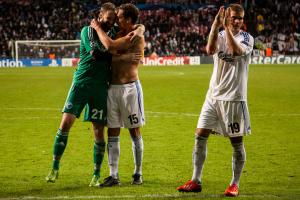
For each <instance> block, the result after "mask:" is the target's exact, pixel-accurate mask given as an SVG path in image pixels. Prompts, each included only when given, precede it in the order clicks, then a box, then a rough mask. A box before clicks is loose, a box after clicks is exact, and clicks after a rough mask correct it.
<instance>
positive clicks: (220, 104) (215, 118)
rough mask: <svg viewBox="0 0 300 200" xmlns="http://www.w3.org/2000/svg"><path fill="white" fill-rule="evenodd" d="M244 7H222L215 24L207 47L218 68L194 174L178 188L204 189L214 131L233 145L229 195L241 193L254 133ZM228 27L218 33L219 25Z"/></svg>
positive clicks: (202, 120)
mask: <svg viewBox="0 0 300 200" xmlns="http://www.w3.org/2000/svg"><path fill="white" fill-rule="evenodd" d="M243 18H244V9H243V7H242V6H241V5H240V4H231V5H230V6H229V7H228V8H227V9H225V8H224V7H221V8H220V10H219V12H218V14H217V15H216V17H215V20H214V22H213V24H212V27H211V31H210V34H209V38H208V43H207V46H206V50H207V53H208V54H210V55H213V59H214V68H213V73H212V76H211V81H210V86H209V90H208V92H207V95H206V100H205V102H204V104H203V107H202V110H201V113H200V117H199V120H198V125H197V129H196V133H195V146H194V151H193V165H194V170H193V176H192V179H191V180H190V181H188V182H187V183H185V184H184V185H182V186H179V187H178V188H177V190H178V191H183V192H200V191H201V190H202V187H201V177H202V171H203V164H204V161H205V158H206V154H207V139H208V137H209V135H210V133H215V134H221V135H223V136H225V137H229V139H230V141H231V145H232V148H233V156H232V172H233V174H232V180H231V182H230V185H229V187H228V188H227V189H226V190H225V193H224V194H225V195H226V196H237V195H238V194H239V191H238V187H239V181H240V177H241V174H242V170H243V167H244V163H245V161H246V152H245V148H244V144H243V136H244V135H247V134H250V119H249V112H248V106H247V80H248V69H249V64H248V63H249V59H250V55H251V52H252V49H253V37H252V36H251V35H250V34H249V33H246V32H244V31H242V30H241V27H242V25H243ZM222 26H223V28H224V30H222V31H221V32H219V33H218V31H219V28H221V27H222Z"/></svg>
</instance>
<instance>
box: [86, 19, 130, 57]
mask: <svg viewBox="0 0 300 200" xmlns="http://www.w3.org/2000/svg"><path fill="white" fill-rule="evenodd" d="M91 27H92V28H94V29H95V30H96V32H97V34H98V36H99V39H100V40H101V42H102V44H103V46H104V47H105V48H106V49H107V50H108V51H109V52H115V51H117V50H123V49H128V48H130V47H131V46H132V45H133V43H132V42H131V41H130V40H131V38H132V36H133V34H134V33H133V32H130V33H129V34H127V35H126V36H124V37H121V38H118V39H116V40H113V39H111V38H110V37H108V36H107V35H106V33H105V32H104V31H103V29H102V28H101V26H100V23H99V22H97V21H96V20H92V22H91Z"/></svg>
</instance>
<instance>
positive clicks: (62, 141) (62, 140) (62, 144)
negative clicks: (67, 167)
mask: <svg viewBox="0 0 300 200" xmlns="http://www.w3.org/2000/svg"><path fill="white" fill-rule="evenodd" d="M67 142H68V132H62V131H61V130H60V129H58V131H57V133H56V137H55V140H54V145H53V157H54V160H53V165H52V167H53V169H55V170H58V169H59V161H60V158H61V156H62V154H63V153H64V151H65V148H66V146H67ZM56 158H57V159H56Z"/></svg>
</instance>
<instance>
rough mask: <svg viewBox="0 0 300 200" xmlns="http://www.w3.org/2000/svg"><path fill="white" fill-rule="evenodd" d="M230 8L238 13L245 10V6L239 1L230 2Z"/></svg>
mask: <svg viewBox="0 0 300 200" xmlns="http://www.w3.org/2000/svg"><path fill="white" fill-rule="evenodd" d="M229 8H230V9H231V10H232V11H234V12H237V13H241V12H245V10H244V8H243V6H241V5H240V4H237V3H233V4H230V5H229Z"/></svg>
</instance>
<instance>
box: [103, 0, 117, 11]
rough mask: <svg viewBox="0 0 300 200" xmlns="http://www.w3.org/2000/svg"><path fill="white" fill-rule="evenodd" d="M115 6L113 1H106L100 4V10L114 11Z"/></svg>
mask: <svg viewBox="0 0 300 200" xmlns="http://www.w3.org/2000/svg"><path fill="white" fill-rule="evenodd" d="M115 9H116V6H115V5H114V4H113V3H110V2H107V3H104V4H102V5H101V7H100V12H105V11H109V10H112V11H115Z"/></svg>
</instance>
